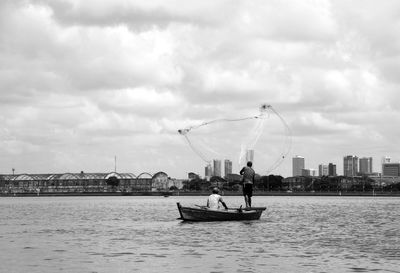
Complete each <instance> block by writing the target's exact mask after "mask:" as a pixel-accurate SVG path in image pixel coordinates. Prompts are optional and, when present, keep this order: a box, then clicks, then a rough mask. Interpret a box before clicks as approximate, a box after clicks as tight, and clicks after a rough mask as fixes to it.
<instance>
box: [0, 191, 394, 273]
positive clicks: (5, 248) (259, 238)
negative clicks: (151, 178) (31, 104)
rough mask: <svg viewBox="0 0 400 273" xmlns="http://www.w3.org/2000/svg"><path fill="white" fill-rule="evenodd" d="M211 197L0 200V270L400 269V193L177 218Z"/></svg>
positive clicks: (284, 200) (299, 200)
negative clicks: (200, 219) (201, 219)
mask: <svg viewBox="0 0 400 273" xmlns="http://www.w3.org/2000/svg"><path fill="white" fill-rule="evenodd" d="M205 199H206V197H180V196H173V197H169V198H164V197H25V198H12V197H11V198H0V221H1V222H0V272H32V273H34V272H41V273H43V272H44V273H46V272H114V273H117V272H400V209H399V208H400V199H399V198H387V197H385V198H378V197H257V196H256V197H254V201H253V202H254V205H255V206H267V207H268V209H267V211H266V212H265V213H264V214H263V215H262V216H261V220H259V221H248V222H208V223H186V222H181V221H179V220H177V218H178V217H179V213H178V211H177V208H176V202H178V201H179V202H181V203H182V204H183V205H189V204H205ZM225 201H226V203H227V204H228V206H238V205H240V204H243V200H242V197H233V196H232V197H231V196H228V197H225Z"/></svg>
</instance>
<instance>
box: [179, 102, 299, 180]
mask: <svg viewBox="0 0 400 273" xmlns="http://www.w3.org/2000/svg"><path fill="white" fill-rule="evenodd" d="M178 132H179V134H181V135H182V136H183V137H184V138H185V139H186V141H187V143H188V144H189V146H190V147H191V149H192V150H193V152H194V153H196V154H197V155H198V156H199V157H200V158H201V159H202V160H203V161H204V162H205V163H207V164H211V162H212V161H213V160H215V159H217V160H221V161H222V162H223V161H224V160H230V161H232V163H233V164H238V166H237V167H238V168H240V166H244V165H245V164H246V161H248V160H252V161H254V162H255V164H256V166H257V169H259V170H260V172H261V170H263V171H262V172H263V174H264V172H265V174H270V173H271V172H273V171H274V170H276V169H277V168H278V167H279V166H280V165H281V164H282V162H283V161H284V159H285V158H286V156H287V155H288V153H289V151H290V148H291V141H292V140H291V131H290V128H289V126H288V124H287V123H286V121H285V120H284V119H283V117H282V116H281V115H280V114H279V113H278V112H277V111H276V110H275V109H274V108H273V107H272V106H271V105H268V104H262V105H261V106H260V108H259V112H258V113H256V114H255V115H249V116H245V117H227V118H218V119H214V120H210V121H207V122H203V123H199V124H198V125H193V126H189V127H187V128H184V129H180V130H178ZM222 164H223V163H222Z"/></svg>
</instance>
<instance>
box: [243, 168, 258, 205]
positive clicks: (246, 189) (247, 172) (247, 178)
mask: <svg viewBox="0 0 400 273" xmlns="http://www.w3.org/2000/svg"><path fill="white" fill-rule="evenodd" d="M252 166H253V163H252V162H251V161H249V162H247V166H245V167H243V168H242V169H241V170H240V174H241V175H243V179H242V182H243V196H244V202H245V203H246V208H248V207H251V197H252V196H253V184H254V177H255V174H256V173H255V172H254V170H253V168H252Z"/></svg>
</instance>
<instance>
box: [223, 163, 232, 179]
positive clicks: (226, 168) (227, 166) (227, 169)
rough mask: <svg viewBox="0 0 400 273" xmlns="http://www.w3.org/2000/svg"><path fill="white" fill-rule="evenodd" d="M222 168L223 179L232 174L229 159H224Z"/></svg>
mask: <svg viewBox="0 0 400 273" xmlns="http://www.w3.org/2000/svg"><path fill="white" fill-rule="evenodd" d="M224 167H225V177H227V176H228V174H231V173H232V161H230V160H229V159H225V161H224Z"/></svg>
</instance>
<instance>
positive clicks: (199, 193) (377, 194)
mask: <svg viewBox="0 0 400 273" xmlns="http://www.w3.org/2000/svg"><path fill="white" fill-rule="evenodd" d="M208 195H210V193H209V192H202V191H179V192H70V193H62V192H59V193H55V192H53V193H40V194H37V193H15V194H13V193H1V194H0V197H68V196H82V197H86V196H133V197H134V196H162V197H169V196H208ZM221 195H222V196H242V193H241V192H229V191H223V192H221ZM253 196H360V197H371V196H373V197H400V192H259V191H257V192H254V193H253Z"/></svg>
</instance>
